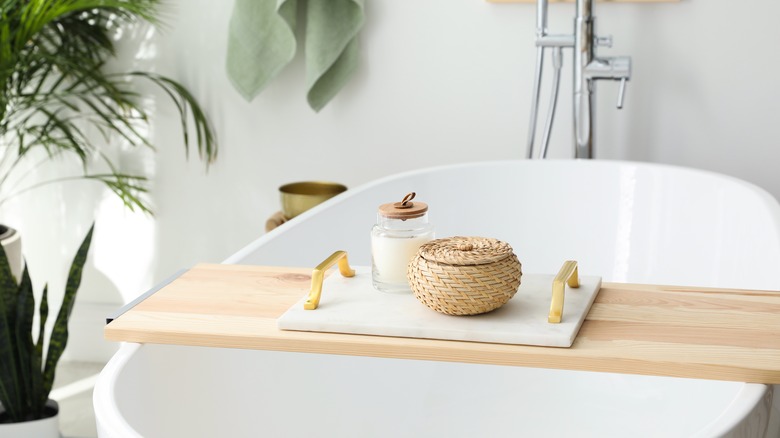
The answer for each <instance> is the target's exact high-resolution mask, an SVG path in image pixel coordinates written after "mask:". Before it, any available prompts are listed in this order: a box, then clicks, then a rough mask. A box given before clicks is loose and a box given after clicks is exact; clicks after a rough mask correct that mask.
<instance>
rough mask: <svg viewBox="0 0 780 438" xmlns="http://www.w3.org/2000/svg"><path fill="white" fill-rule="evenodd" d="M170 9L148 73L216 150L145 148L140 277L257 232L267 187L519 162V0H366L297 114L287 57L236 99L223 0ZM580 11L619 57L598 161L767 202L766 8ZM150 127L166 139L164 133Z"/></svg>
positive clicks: (563, 23)
mask: <svg viewBox="0 0 780 438" xmlns="http://www.w3.org/2000/svg"><path fill="white" fill-rule="evenodd" d="M179 3H180V4H179V7H178V9H177V13H176V15H175V17H176V19H175V21H174V22H173V23H172V26H171V29H170V30H169V31H168V32H167V33H165V38H164V39H161V40H160V42H161V44H163V45H162V46H161V51H160V56H159V59H160V62H159V64H158V67H159V69H160V71H162V72H165V73H168V74H171V75H173V76H175V77H177V78H179V79H180V80H182V81H184V82H185V83H186V84H187V85H189V86H190V87H192V88H193V90H194V91H195V93H196V94H197V95H198V96H199V97H200V98H201V99H203V100H204V102H205V103H206V104H207V105H208V107H209V109H210V110H211V114H212V115H213V116H214V118H215V122H216V125H217V129H218V131H219V134H220V140H221V144H222V150H221V156H220V159H219V161H218V163H217V164H216V166H214V168H213V169H211V171H210V172H209V174H208V175H204V174H203V172H201V168H200V166H199V165H198V163H197V162H194V161H191V162H189V163H186V164H185V163H184V161H183V160H182V159H181V153H180V151H179V148H177V147H166V148H164V150H161V151H160V153H159V154H158V156H157V175H156V177H155V180H156V186H155V193H154V196H155V201H156V203H157V205H158V208H157V212H158V217H157V219H158V220H157V223H156V230H157V239H158V240H157V251H156V254H157V256H158V257H159V259H158V262H157V263H156V264H155V265H156V270H155V276H156V277H157V278H161V277H163V276H165V275H166V274H167V273H169V272H171V271H173V270H175V269H176V268H179V267H181V266H186V265H189V264H192V263H195V262H197V261H204V260H206V261H219V260H221V259H222V258H223V257H225V256H227V255H228V254H231V253H232V252H234V251H235V250H237V249H238V248H239V247H240V246H242V245H243V244H245V243H246V242H248V241H249V240H251V239H254V238H255V237H257V236H259V235H260V234H261V233H262V227H263V223H264V220H265V218H266V217H267V216H269V215H270V214H272V213H273V212H275V211H276V210H278V201H277V194H276V191H275V189H276V187H278V186H279V185H280V184H282V183H285V182H290V181H295V180H305V179H325V180H336V181H340V182H344V183H346V184H347V185H349V186H355V185H358V184H361V183H363V182H366V181H368V180H371V179H373V178H376V177H379V176H383V175H386V174H390V173H394V172H398V171H402V170H407V169H411V168H417V167H422V166H429V165H436V164H444V163H453V162H462V161H470V160H490V159H499V160H500V159H511V158H521V157H523V156H524V154H525V141H526V140H525V139H526V132H527V127H528V114H529V110H530V109H529V106H530V105H529V99H530V93H531V84H532V74H533V68H534V65H533V60H534V45H533V35H534V26H535V21H534V20H535V18H534V11H535V6H534V5H533V4H491V3H487V2H485V1H483V0H426V1H419V0H368V1H367V2H366V3H367V5H366V8H367V19H366V26H365V30H364V32H363V33H362V35H361V44H362V64H361V66H360V70H359V72H358V74H357V75H356V76H355V77H354V78H353V80H352V81H351V82H350V83H349V84H348V85H347V87H346V88H345V89H343V90H342V92H341V93H340V94H339V95H338V96H337V97H336V98H335V99H334V100H333V101H332V102H331V103H330V105H328V106H327V107H326V108H325V109H324V110H323V111H322V112H321V113H320V114H315V113H313V112H312V111H311V110H310V109H309V108H308V107H307V106H306V103H305V97H304V92H305V91H304V88H303V82H304V80H303V64H302V60H301V59H300V57H299V58H297V59H296V60H295V62H294V63H293V64H292V65H290V66H289V67H288V68H287V69H286V70H284V71H283V73H282V77H280V78H278V80H277V81H275V82H274V83H273V84H272V85H271V86H270V87H269V88H268V89H267V90H266V91H265V92H264V93H263V94H261V95H260V96H259V97H258V98H257V99H256V100H255V101H254V102H252V103H246V102H245V101H243V100H242V98H241V97H240V96H239V95H238V94H237V93H236V92H235V91H234V90H233V89H232V88H231V86H230V84H229V82H228V79H227V78H226V76H225V70H224V58H225V40H226V32H227V30H226V28H227V24H228V21H229V18H230V13H231V7H232V6H231V4H230V3H229V2H220V3H215V2H210V1H206V0H198V1H193V0H188V1H187V2H183V1H182V2H179ZM185 5H186V6H185ZM550 14H551V18H550V20H551V25H550V29H551V31H552V32H561V33H563V32H569V31H571V28H572V18H573V6H572V5H570V4H569V5H566V4H553V5H551V7H550ZM595 15H596V16H597V17H598V22H597V29H599V33H600V34H612V35H613V36H614V41H615V45H614V47H613V48H612V49H600V53H601V54H602V55H630V56H632V58H633V71H634V73H633V77H632V80H631V82H630V83H629V86H628V89H627V96H626V105H625V108H624V109H623V110H622V111H618V110H616V109H615V100H616V96H617V84H616V83H612V82H604V83H600V84H599V87H598V96H597V99H598V112H597V117H598V119H597V131H596V132H597V151H596V155H597V156H598V157H599V158H605V159H627V160H640V161H654V162H662V163H671V164H678V165H683V166H691V167H699V168H705V169H711V170H714V171H718V172H723V173H727V174H731V175H734V176H737V177H740V178H743V179H746V180H748V181H751V182H754V183H756V184H758V185H760V186H762V187H764V188H766V189H767V190H769V191H770V192H771V193H773V194H774V195H775V196H776V197H777V196H780V178H778V177H777V176H776V175H777V170H776V169H777V164H776V163H780V141H778V139H777V138H778V137H777V134H776V125H777V123H778V122H780V118H779V116H780V82H779V81H778V80H777V78H776V76H777V71H778V68H780V50H778V48H777V46H778V43H780V26H777V25H776V22H775V20H776V17H777V16H780V3H778V2H776V1H773V0H747V1H741V2H735V1H733V0H707V1H702V0H692V1H682V2H679V3H659V4H597V5H596V8H595ZM571 65H572V64H571V59H570V55H567V57H566V59H565V72H566V73H565V75H564V79H563V81H564V82H563V86H562V90H561V102H560V105H559V115H558V119H557V121H556V125H555V132H554V134H553V145H552V155H553V156H555V157H569V156H571V152H570V151H571V105H570V98H569V96H570V93H571V91H570V90H571V85H570V84H571V82H570V69H571ZM548 84H549V80H548ZM544 96H547V93H544ZM546 100H547V99H546V97H545V100H544V101H545V102H546ZM545 105H546V103H545ZM543 111H544V108H543ZM160 129H161V131H165V132H160V135H161V138H166V139H167V138H168V137H167V136H168V135H171V133H170V132H168V131H171V130H173V129H172V128H167V129H162V128H160ZM167 142H168V140H165V141H159V143H167ZM171 142H174V140H173V139H172V140H171Z"/></svg>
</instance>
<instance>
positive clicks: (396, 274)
mask: <svg viewBox="0 0 780 438" xmlns="http://www.w3.org/2000/svg"><path fill="white" fill-rule="evenodd" d="M431 240H433V232H432V231H431V232H429V233H426V234H423V235H419V236H413V237H390V236H372V237H371V257H372V258H373V263H374V269H375V274H374V279H375V280H378V281H380V282H382V283H395V284H401V285H403V284H407V285H408V283H409V281H408V280H407V278H406V268H407V266H409V262H411V261H412V258H413V257H414V256H415V254H417V250H418V249H420V246H421V245H422V244H424V243H426V242H430V241H431Z"/></svg>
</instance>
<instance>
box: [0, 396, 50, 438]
mask: <svg viewBox="0 0 780 438" xmlns="http://www.w3.org/2000/svg"><path fill="white" fill-rule="evenodd" d="M46 408H47V411H49V412H52V411H53V412H54V415H52V416H51V417H47V418H42V419H40V420H33V421H23V422H21V423H0V438H60V407H59V405H58V404H57V402H56V401H54V400H49V401H47V402H46ZM0 412H2V409H0Z"/></svg>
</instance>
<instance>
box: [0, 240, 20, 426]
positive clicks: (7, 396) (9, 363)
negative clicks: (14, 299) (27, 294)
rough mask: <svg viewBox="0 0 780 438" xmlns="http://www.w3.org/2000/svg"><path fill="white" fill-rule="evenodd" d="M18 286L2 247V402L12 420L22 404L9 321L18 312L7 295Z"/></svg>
mask: <svg viewBox="0 0 780 438" xmlns="http://www.w3.org/2000/svg"><path fill="white" fill-rule="evenodd" d="M8 288H10V290H9V289H8ZM16 288H17V286H16V282H15V281H14V280H13V277H12V276H11V267H10V266H9V264H8V256H7V255H6V254H5V248H2V247H0V292H2V298H1V299H0V364H2V366H0V402H1V403H2V404H3V406H4V407H5V409H6V413H7V414H8V416H9V417H10V418H11V419H12V420H15V419H17V418H19V405H20V399H19V391H18V389H17V382H18V381H19V379H18V372H17V369H16V359H15V355H16V348H14V329H15V325H14V324H13V323H11V322H10V321H9V316H10V314H11V313H16V312H15V307H9V306H8V300H7V299H6V297H9V296H12V295H13V294H15V292H12V291H16Z"/></svg>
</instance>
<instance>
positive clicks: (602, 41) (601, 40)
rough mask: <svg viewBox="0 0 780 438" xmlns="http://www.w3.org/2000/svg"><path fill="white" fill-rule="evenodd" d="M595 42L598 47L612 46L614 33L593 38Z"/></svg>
mask: <svg viewBox="0 0 780 438" xmlns="http://www.w3.org/2000/svg"><path fill="white" fill-rule="evenodd" d="M593 44H594V45H595V46H596V47H612V35H607V36H603V37H600V36H597V37H595V38H593Z"/></svg>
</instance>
